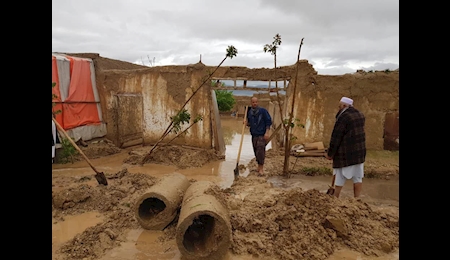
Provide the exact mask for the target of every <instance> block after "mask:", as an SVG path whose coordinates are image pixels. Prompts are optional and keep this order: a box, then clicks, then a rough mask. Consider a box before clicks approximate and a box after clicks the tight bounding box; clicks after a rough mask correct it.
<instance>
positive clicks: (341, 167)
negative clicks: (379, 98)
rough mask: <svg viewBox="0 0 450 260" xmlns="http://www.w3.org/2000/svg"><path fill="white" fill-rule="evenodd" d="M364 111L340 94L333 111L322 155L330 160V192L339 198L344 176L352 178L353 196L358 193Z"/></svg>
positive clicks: (362, 163) (361, 162)
mask: <svg viewBox="0 0 450 260" xmlns="http://www.w3.org/2000/svg"><path fill="white" fill-rule="evenodd" d="M364 124H365V117H364V114H363V113H361V112H360V111H358V110H357V109H356V108H354V107H353V100H352V99H350V98H348V97H343V98H341V100H340V102H339V111H338V112H337V114H336V122H335V123H334V128H333V132H332V133H331V140H330V145H329V147H328V151H327V154H326V155H325V157H326V158H327V159H328V160H333V175H334V178H335V185H336V187H335V191H334V195H335V196H336V197H338V198H339V194H340V193H341V190H342V187H343V186H344V184H345V181H346V180H347V179H352V180H353V193H354V196H355V198H358V197H359V196H360V195H361V189H362V179H363V177H364V161H365V159H366V134H365V131H364Z"/></svg>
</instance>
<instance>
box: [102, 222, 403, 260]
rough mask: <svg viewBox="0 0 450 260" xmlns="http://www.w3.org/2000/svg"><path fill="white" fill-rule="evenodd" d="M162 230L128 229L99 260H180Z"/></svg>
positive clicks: (341, 256)
mask: <svg viewBox="0 0 450 260" xmlns="http://www.w3.org/2000/svg"><path fill="white" fill-rule="evenodd" d="M163 235H164V232H163V231H155V230H145V229H133V230H129V231H128V233H127V236H126V241H125V242H123V243H122V244H121V246H120V247H116V248H114V249H112V250H110V251H109V252H107V253H106V254H105V255H104V256H103V257H101V258H99V260H129V259H136V260H148V259H152V260H182V257H181V254H180V251H179V250H178V248H177V245H176V241H175V239H173V240H171V241H166V242H164V244H163V243H162V242H160V241H159V237H160V236H163ZM256 259H258V260H272V258H269V257H264V256H259V257H255V256H252V255H234V254H233V253H231V252H230V251H229V252H227V254H226V255H225V256H224V258H223V260H256ZM398 259H399V253H398V250H397V251H394V252H392V253H390V254H388V255H384V256H380V257H369V256H365V255H364V254H361V253H358V252H356V251H352V250H349V249H340V250H337V251H335V252H334V253H333V254H332V255H331V256H330V257H329V258H327V259H326V260H398Z"/></svg>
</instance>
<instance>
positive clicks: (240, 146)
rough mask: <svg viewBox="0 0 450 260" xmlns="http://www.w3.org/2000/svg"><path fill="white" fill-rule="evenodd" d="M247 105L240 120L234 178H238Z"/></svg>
mask: <svg viewBox="0 0 450 260" xmlns="http://www.w3.org/2000/svg"><path fill="white" fill-rule="evenodd" d="M247 108H248V107H247V106H245V112H244V121H243V122H242V134H241V143H240V144H239V151H238V156H237V162H236V168H235V169H234V179H237V178H239V158H240V157H241V149H242V141H243V140H244V130H245V124H244V122H245V120H246V119H247Z"/></svg>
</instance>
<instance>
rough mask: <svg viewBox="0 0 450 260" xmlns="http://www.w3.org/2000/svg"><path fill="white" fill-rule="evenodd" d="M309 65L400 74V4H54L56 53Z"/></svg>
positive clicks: (99, 0)
mask: <svg viewBox="0 0 450 260" xmlns="http://www.w3.org/2000/svg"><path fill="white" fill-rule="evenodd" d="M277 33H278V34H280V36H281V41H282V43H281V45H280V46H279V48H278V49H277V66H289V65H293V64H295V62H296V60H297V54H298V49H299V45H300V40H301V39H302V38H304V40H303V46H302V48H301V52H300V59H307V60H308V61H309V63H310V64H312V65H313V67H314V69H315V70H316V71H317V72H318V73H319V74H323V75H325V74H328V75H341V74H345V73H353V72H355V71H356V70H358V69H364V70H385V69H390V70H395V69H397V68H399V0H377V1H374V0H245V1H244V0H227V1H225V0H220V1H219V0H186V1H182V0H178V1H176V0H163V1H162V0H161V1H155V0H153V1H152V0H52V52H67V53H76V52H92V53H98V54H100V56H102V57H106V58H110V59H117V60H122V61H128V62H132V63H137V64H141V65H142V64H144V65H146V66H152V65H153V66H154V65H156V66H161V65H187V64H192V63H197V62H198V61H199V60H200V55H201V61H202V62H203V63H204V64H206V65H209V66H217V65H219V63H220V62H221V61H222V59H223V58H224V57H225V54H226V49H227V47H228V46H230V45H233V46H234V47H235V48H236V49H237V50H238V54H237V56H236V57H234V58H233V59H229V58H227V60H226V61H225V62H224V63H223V64H222V66H245V67H248V68H262V67H265V68H273V67H274V56H273V55H272V54H270V53H265V52H264V50H263V48H264V45H265V44H272V42H273V40H274V36H275V35H276V34H277Z"/></svg>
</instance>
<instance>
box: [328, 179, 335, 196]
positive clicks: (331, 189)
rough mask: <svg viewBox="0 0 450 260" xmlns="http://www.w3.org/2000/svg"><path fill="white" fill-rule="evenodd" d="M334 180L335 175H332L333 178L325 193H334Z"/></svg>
mask: <svg viewBox="0 0 450 260" xmlns="http://www.w3.org/2000/svg"><path fill="white" fill-rule="evenodd" d="M335 180H336V175H333V179H332V180H331V186H330V188H328V190H327V194H329V195H333V194H334V181H335Z"/></svg>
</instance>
